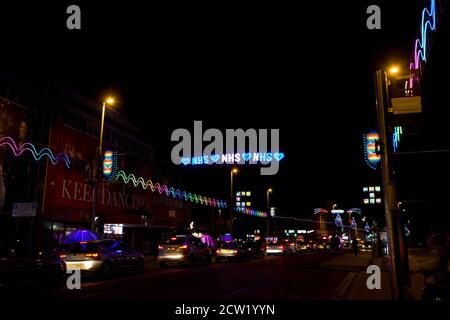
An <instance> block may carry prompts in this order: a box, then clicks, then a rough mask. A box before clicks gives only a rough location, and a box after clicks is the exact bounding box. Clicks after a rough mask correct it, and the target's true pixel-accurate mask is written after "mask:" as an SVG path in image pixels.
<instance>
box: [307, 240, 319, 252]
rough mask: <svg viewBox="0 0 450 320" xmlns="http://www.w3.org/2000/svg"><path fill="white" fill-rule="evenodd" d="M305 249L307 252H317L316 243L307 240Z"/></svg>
mask: <svg viewBox="0 0 450 320" xmlns="http://www.w3.org/2000/svg"><path fill="white" fill-rule="evenodd" d="M306 249H307V251H309V252H313V251H316V250H317V242H314V241H313V240H309V242H307V243H306Z"/></svg>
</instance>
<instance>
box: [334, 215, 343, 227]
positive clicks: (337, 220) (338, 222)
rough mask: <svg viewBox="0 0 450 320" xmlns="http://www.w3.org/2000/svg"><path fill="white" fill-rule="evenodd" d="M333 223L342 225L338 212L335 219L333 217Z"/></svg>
mask: <svg viewBox="0 0 450 320" xmlns="http://www.w3.org/2000/svg"><path fill="white" fill-rule="evenodd" d="M334 223H335V224H336V226H342V218H341V216H340V215H339V213H338V214H337V215H336V219H334Z"/></svg>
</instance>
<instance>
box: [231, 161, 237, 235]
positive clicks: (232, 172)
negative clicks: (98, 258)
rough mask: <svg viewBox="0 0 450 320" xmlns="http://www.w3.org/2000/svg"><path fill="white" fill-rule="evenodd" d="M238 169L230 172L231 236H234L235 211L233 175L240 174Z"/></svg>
mask: <svg viewBox="0 0 450 320" xmlns="http://www.w3.org/2000/svg"><path fill="white" fill-rule="evenodd" d="M238 172H239V171H238V169H237V168H233V169H232V170H231V171H230V220H231V223H230V234H231V235H233V219H234V218H233V210H234V202H233V174H236V173H238Z"/></svg>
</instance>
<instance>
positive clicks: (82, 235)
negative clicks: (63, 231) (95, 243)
mask: <svg viewBox="0 0 450 320" xmlns="http://www.w3.org/2000/svg"><path fill="white" fill-rule="evenodd" d="M92 240H98V236H97V235H96V234H95V233H93V232H92V231H89V230H75V231H73V232H72V233H71V234H69V235H68V236H67V237H66V239H65V240H64V243H65V244H67V243H77V242H81V241H92Z"/></svg>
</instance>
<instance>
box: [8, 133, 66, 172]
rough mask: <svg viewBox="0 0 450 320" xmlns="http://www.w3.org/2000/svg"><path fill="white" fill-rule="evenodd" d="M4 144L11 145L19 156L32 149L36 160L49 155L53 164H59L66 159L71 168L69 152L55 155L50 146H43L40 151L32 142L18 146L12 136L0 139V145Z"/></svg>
mask: <svg viewBox="0 0 450 320" xmlns="http://www.w3.org/2000/svg"><path fill="white" fill-rule="evenodd" d="M2 146H9V147H10V148H11V150H12V152H13V154H14V155H15V156H16V157H19V156H21V155H22V153H23V152H24V151H30V152H31V154H32V156H33V158H34V160H36V161H39V160H41V158H42V157H43V156H47V157H48V158H49V159H50V161H51V162H52V164H54V165H55V164H57V163H58V162H59V161H64V164H65V165H66V167H67V168H70V160H69V157H68V156H67V154H65V153H64V152H60V153H58V155H57V156H56V157H55V156H54V155H53V152H52V151H51V150H50V149H49V148H42V149H41V150H40V151H37V150H36V147H35V146H34V145H33V144H31V143H30V142H26V143H24V144H22V145H21V146H20V148H18V147H17V145H16V143H15V141H14V140H13V139H12V138H11V137H3V138H1V139H0V147H2Z"/></svg>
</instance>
